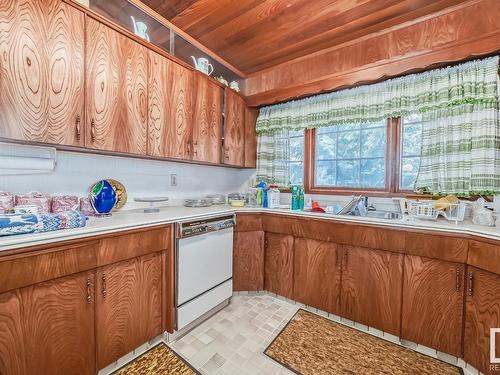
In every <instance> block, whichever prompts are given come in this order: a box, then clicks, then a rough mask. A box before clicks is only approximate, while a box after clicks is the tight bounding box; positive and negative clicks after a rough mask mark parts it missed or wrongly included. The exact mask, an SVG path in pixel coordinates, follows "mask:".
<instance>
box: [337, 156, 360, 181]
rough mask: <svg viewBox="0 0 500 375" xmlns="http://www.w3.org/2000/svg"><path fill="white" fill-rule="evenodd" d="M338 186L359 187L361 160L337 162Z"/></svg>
mask: <svg viewBox="0 0 500 375" xmlns="http://www.w3.org/2000/svg"><path fill="white" fill-rule="evenodd" d="M337 186H348V187H349V186H359V160H339V161H337Z"/></svg>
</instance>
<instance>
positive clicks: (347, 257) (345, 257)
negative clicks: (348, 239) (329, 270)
mask: <svg viewBox="0 0 500 375" xmlns="http://www.w3.org/2000/svg"><path fill="white" fill-rule="evenodd" d="M348 259H349V256H348V255H347V250H344V261H345V268H347V261H348Z"/></svg>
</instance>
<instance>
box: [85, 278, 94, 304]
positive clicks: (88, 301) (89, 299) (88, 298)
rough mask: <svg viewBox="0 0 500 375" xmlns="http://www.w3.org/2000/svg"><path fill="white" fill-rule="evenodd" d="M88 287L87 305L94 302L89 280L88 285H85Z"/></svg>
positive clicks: (88, 280)
mask: <svg viewBox="0 0 500 375" xmlns="http://www.w3.org/2000/svg"><path fill="white" fill-rule="evenodd" d="M85 285H86V286H87V303H90V302H92V300H91V297H90V292H91V291H90V279H87V283H86V284H85Z"/></svg>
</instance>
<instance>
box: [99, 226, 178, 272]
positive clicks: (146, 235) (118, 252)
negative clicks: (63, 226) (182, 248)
mask: <svg viewBox="0 0 500 375" xmlns="http://www.w3.org/2000/svg"><path fill="white" fill-rule="evenodd" d="M171 236H172V228H171V226H170V225H169V226H162V227H153V228H146V229H141V230H135V231H133V232H132V233H130V232H128V233H127V234H115V235H114V236H110V237H106V238H103V239H102V240H101V241H100V244H99V252H98V254H97V265H98V266H99V267H100V266H104V265H107V264H111V263H115V262H120V261H122V260H126V259H132V258H136V257H140V256H143V255H147V254H151V253H155V252H158V251H162V250H167V249H169V248H170V247H171V244H172V237H171Z"/></svg>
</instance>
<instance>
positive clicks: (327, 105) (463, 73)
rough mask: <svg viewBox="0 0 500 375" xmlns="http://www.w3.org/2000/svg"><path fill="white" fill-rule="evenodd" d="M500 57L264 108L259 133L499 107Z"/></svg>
mask: <svg viewBox="0 0 500 375" xmlns="http://www.w3.org/2000/svg"><path fill="white" fill-rule="evenodd" d="M498 63H499V58H498V56H495V57H491V58H487V59H483V60H475V61H470V62H467V63H464V64H460V65H457V66H453V67H448V68H444V69H435V70H431V71H427V72H425V73H420V74H411V75H407V76H404V77H400V78H395V79H391V80H387V81H384V82H381V83H377V84H373V85H367V86H360V87H356V88H353V89H348V90H342V91H338V92H334V93H330V94H322V95H316V96H314V97H310V98H306V99H301V100H295V101H290V102H287V103H283V104H277V105H273V106H268V107H264V108H261V110H260V113H259V117H258V119H257V125H256V127H257V133H258V134H273V133H274V132H277V131H281V130H283V129H289V130H303V129H307V128H318V127H322V126H332V125H338V124H344V123H366V122H371V121H379V120H382V119H385V118H389V117H398V116H402V115H407V114H411V113H425V112H428V111H429V110H437V109H446V108H450V107H454V106H463V105H464V104H469V105H474V104H479V103H480V104H481V107H482V108H483V109H485V108H491V109H493V108H496V107H497V105H498V92H499V90H498Z"/></svg>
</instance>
